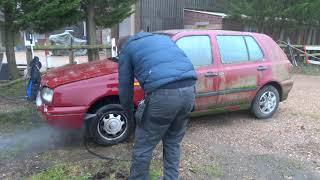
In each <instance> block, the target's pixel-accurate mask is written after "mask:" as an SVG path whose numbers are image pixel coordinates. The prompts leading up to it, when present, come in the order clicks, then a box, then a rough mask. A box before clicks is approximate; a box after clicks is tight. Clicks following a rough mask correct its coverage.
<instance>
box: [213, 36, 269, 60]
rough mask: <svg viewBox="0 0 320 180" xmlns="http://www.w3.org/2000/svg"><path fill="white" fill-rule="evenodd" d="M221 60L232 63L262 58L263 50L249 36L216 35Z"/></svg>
mask: <svg viewBox="0 0 320 180" xmlns="http://www.w3.org/2000/svg"><path fill="white" fill-rule="evenodd" d="M217 42H218V45H219V49H220V55H221V61H222V63H224V64H232V63H239V62H246V61H258V60H263V58H264V56H263V52H262V50H261V48H260V46H259V45H258V43H257V42H256V40H255V39H253V37H251V36H217Z"/></svg>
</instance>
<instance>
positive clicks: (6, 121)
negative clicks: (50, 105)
mask: <svg viewBox="0 0 320 180" xmlns="http://www.w3.org/2000/svg"><path fill="white" fill-rule="evenodd" d="M40 119H41V118H40V116H39V114H38V112H37V110H36V108H35V107H34V106H33V105H29V104H26V105H25V106H23V107H17V108H16V109H15V110H14V111H9V112H0V124H1V128H0V134H1V135H4V134H7V135H10V134H12V133H15V132H16V130H29V129H32V128H34V127H38V126H39V125H40V124H41V123H42V121H40Z"/></svg>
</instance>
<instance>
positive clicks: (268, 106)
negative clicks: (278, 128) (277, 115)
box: [259, 91, 277, 114]
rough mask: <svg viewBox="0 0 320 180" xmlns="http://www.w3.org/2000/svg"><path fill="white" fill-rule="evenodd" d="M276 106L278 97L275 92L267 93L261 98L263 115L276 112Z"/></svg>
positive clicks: (260, 104)
mask: <svg viewBox="0 0 320 180" xmlns="http://www.w3.org/2000/svg"><path fill="white" fill-rule="evenodd" d="M276 105H277V96H276V95H275V94H274V93H273V92H271V91H268V92H265V93H263V95H262V96H261V97H260V101H259V108H260V111H261V112H262V113H264V114H270V113H271V112H273V111H274V110H275V108H276Z"/></svg>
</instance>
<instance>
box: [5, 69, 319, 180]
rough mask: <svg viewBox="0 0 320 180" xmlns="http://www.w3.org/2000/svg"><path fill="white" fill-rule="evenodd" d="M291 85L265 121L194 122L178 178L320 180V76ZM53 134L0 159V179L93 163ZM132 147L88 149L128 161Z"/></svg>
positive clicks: (232, 117)
mask: <svg viewBox="0 0 320 180" xmlns="http://www.w3.org/2000/svg"><path fill="white" fill-rule="evenodd" d="M294 80H295V85H294V88H293V90H292V91H291V93H290V96H289V99H288V100H287V101H285V102H283V103H281V105H280V109H279V111H278V112H277V113H276V114H275V116H274V117H273V118H272V119H270V120H268V121H260V120H256V119H255V118H253V117H252V116H251V115H250V114H249V113H248V112H235V113H227V114H221V115H212V116H207V117H201V118H193V119H192V120H191V121H190V123H189V128H188V130H187V134H186V137H185V138H184V141H183V154H182V163H181V169H180V170H181V174H182V178H183V179H262V180H264V179H272V180H273V179H285V180H286V179H297V180H300V179H315V180H316V179H320V111H318V108H317V107H318V105H320V103H319V102H320V97H319V96H318V94H320V84H319V83H317V82H320V77H316V76H304V75H295V76H294ZM45 131H46V132H48V130H47V129H46V128H45ZM39 132H40V133H41V132H42V131H38V130H34V131H33V134H37V136H39ZM56 133H57V132H54V131H53V132H50V133H47V135H46V136H48V139H49V140H48V141H47V140H46V138H44V137H43V139H44V140H42V141H35V142H36V144H37V146H36V147H37V149H41V152H40V153H34V154H27V155H26V156H23V157H19V158H16V159H14V160H12V159H11V160H0V179H1V174H2V175H4V176H3V177H7V178H8V177H9V178H10V177H11V178H13V179H15V178H17V177H20V176H28V175H30V174H34V173H37V172H40V171H42V170H45V169H46V168H47V167H49V166H51V165H50V164H52V162H55V161H59V163H61V162H72V161H81V159H82V158H84V159H90V158H91V159H92V158H94V157H93V156H91V155H90V154H88V153H87V152H86V150H85V149H84V148H83V146H82V143H81V138H80V137H79V134H76V135H74V137H75V138H72V137H71V136H70V137H69V135H67V137H68V138H65V137H62V136H61V135H59V136H57V135H56ZM20 136H21V134H20ZM71 141H72V142H73V143H69V142H71ZM41 143H44V145H43V147H42V148H41V147H39V144H41ZM0 144H1V141H0ZM48 144H50V147H49V148H46V146H48ZM55 144H56V146H54V145H55ZM131 147H132V142H128V143H124V144H121V145H117V146H112V147H106V148H105V147H95V146H93V147H92V149H93V150H95V151H96V152H98V153H102V154H107V155H112V156H119V155H121V157H123V158H130V154H131ZM29 149H30V148H29ZM31 149H32V148H31ZM161 150H162V148H161V145H160V146H158V147H157V149H156V152H155V156H154V159H155V160H161V156H162V153H161ZM50 157H51V159H50ZM52 157H54V158H52ZM160 162H161V161H160Z"/></svg>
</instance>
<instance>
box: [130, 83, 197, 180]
mask: <svg viewBox="0 0 320 180" xmlns="http://www.w3.org/2000/svg"><path fill="white" fill-rule="evenodd" d="M145 101H146V102H145V103H146V106H145V109H144V112H143V115H142V118H141V121H140V122H137V126H136V131H135V141H134V149H133V155H132V164H131V170H130V176H129V179H131V180H133V179H134V180H136V179H138V180H149V179H150V177H149V166H150V161H151V159H152V153H153V150H154V149H155V147H156V145H157V144H158V143H159V142H160V141H161V140H162V143H163V169H164V179H165V180H175V179H178V177H179V164H180V144H181V141H182V139H183V137H184V134H185V131H186V127H187V122H188V117H189V113H190V112H191V111H192V109H193V107H194V103H195V87H194V86H190V87H184V88H178V89H159V90H156V91H154V92H152V93H151V94H148V95H147V97H146V100H145Z"/></svg>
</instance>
